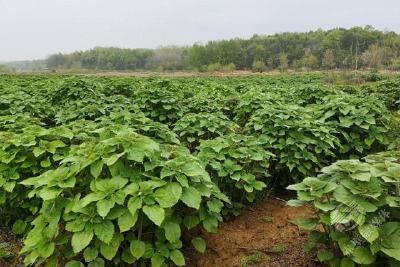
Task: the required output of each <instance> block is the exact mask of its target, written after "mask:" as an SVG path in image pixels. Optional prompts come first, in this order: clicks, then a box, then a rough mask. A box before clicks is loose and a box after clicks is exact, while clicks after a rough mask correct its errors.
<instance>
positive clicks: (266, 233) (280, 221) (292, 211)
mask: <svg viewBox="0 0 400 267" xmlns="http://www.w3.org/2000/svg"><path fill="white" fill-rule="evenodd" d="M310 214H312V210H311V209H310V208H304V207H300V208H293V207H288V206H287V205H286V202H285V201H283V200H280V199H276V198H270V199H268V200H265V201H263V202H262V203H258V204H255V205H253V206H251V207H248V208H246V209H245V210H244V211H243V212H242V214H241V215H240V216H239V217H237V218H235V219H234V220H232V221H230V222H224V223H222V225H221V226H220V229H219V230H218V233H216V234H207V233H203V234H202V236H203V238H204V239H206V242H207V246H208V248H207V251H206V252H205V253H204V254H197V253H193V252H192V253H190V252H188V253H187V255H188V256H189V260H188V266H191V267H225V266H226V267H236V266H237V267H246V266H271V267H277V266H279V267H292V266H298V267H300V266H301V267H306V266H307V267H308V266H310V267H311V266H319V265H318V263H316V262H315V261H314V258H315V255H313V254H312V253H306V252H304V244H305V242H306V241H307V233H306V232H304V231H302V230H300V229H298V227H297V226H296V225H294V224H293V223H292V221H293V220H294V219H295V218H296V217H305V216H309V215H310Z"/></svg>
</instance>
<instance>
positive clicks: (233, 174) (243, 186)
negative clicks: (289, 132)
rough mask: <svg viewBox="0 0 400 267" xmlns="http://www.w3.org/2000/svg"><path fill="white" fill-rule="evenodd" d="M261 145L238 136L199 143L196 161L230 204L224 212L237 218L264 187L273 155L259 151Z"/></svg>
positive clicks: (249, 138) (251, 138) (256, 140)
mask: <svg viewBox="0 0 400 267" xmlns="http://www.w3.org/2000/svg"><path fill="white" fill-rule="evenodd" d="M265 142H266V141H263V140H262V139H259V138H253V137H249V136H244V135H240V134H236V135H229V136H224V137H217V138H215V139H213V140H208V141H203V142H202V143H201V144H200V147H199V153H198V157H199V158H200V159H201V160H202V161H203V162H205V163H206V167H207V170H208V171H209V172H210V173H211V179H212V180H213V181H214V182H215V183H216V184H217V185H218V187H219V188H221V190H222V192H224V193H225V194H227V195H228V196H229V197H230V199H231V200H232V205H231V206H230V207H229V206H228V207H229V208H230V209H228V210H227V211H229V210H230V211H231V212H233V213H234V214H238V211H239V210H240V207H241V206H242V205H243V204H244V203H245V202H244V201H247V202H253V201H254V199H255V198H256V196H257V192H259V193H260V192H262V191H263V190H264V188H265V187H266V186H267V184H268V180H267V179H268V176H269V173H268V168H269V164H270V159H271V158H273V156H274V155H273V154H272V153H270V152H268V151H266V150H264V149H263V144H264V143H265Z"/></svg>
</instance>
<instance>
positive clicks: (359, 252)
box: [352, 247, 375, 264]
mask: <svg viewBox="0 0 400 267" xmlns="http://www.w3.org/2000/svg"><path fill="white" fill-rule="evenodd" d="M352 254H353V257H352V258H353V260H354V261H355V262H356V263H358V264H372V263H374V261H375V257H374V255H372V253H371V251H369V250H368V249H367V248H364V247H356V248H355V249H354V251H353V253H352Z"/></svg>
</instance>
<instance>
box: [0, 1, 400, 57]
mask: <svg viewBox="0 0 400 267" xmlns="http://www.w3.org/2000/svg"><path fill="white" fill-rule="evenodd" d="M365 25H372V26H374V27H376V28H378V29H381V30H385V29H387V30H394V31H396V32H400V0H381V1H376V0H157V1H156V0H0V61H5V60H22V59H37V58H44V57H46V56H47V55H49V54H51V53H55V52H72V51H75V50H85V49H89V48H92V47H94V46H117V47H125V48H139V47H148V48H155V47H157V46H160V45H171V44H176V45H185V44H192V43H195V42H206V41H208V40H215V39H225V38H233V37H251V36H252V35H253V34H254V33H257V34H273V33H278V32H284V31H309V30H316V29H318V28H322V29H330V28H334V27H346V28H348V27H352V26H365Z"/></svg>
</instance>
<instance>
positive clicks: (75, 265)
mask: <svg viewBox="0 0 400 267" xmlns="http://www.w3.org/2000/svg"><path fill="white" fill-rule="evenodd" d="M65 267H85V265H83V263H81V262H80V261H74V260H72V261H69V262H67V263H66V264H65Z"/></svg>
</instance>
